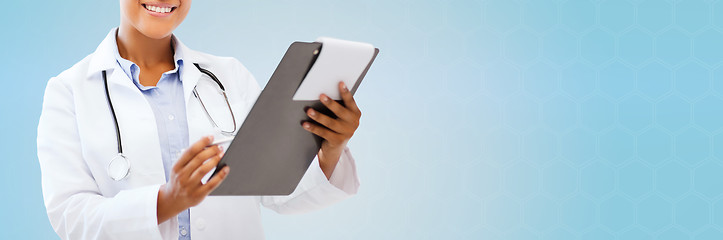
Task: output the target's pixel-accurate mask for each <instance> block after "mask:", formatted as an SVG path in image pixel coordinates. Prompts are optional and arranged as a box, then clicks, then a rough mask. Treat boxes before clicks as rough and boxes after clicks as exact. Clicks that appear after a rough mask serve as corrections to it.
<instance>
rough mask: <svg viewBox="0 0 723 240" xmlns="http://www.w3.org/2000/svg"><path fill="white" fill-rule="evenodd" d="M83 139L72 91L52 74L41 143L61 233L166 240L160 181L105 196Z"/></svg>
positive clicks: (47, 198)
mask: <svg viewBox="0 0 723 240" xmlns="http://www.w3.org/2000/svg"><path fill="white" fill-rule="evenodd" d="M80 140H81V139H80V136H79V134H78V128H77V121H76V117H75V110H74V104H73V94H72V91H71V89H70V88H69V87H68V86H66V85H64V84H63V83H62V82H61V81H60V80H59V79H57V78H53V79H51V80H50V81H49V82H48V85H47V87H46V91H45V98H44V102H43V109H42V113H41V117H40V121H39V125H38V138H37V147H38V159H39V162H40V169H41V175H42V188H43V197H44V202H45V207H46V210H47V214H48V218H49V220H50V223H51V225H52V226H53V229H54V230H55V232H56V233H57V234H58V236H60V238H62V239H162V238H163V235H162V234H161V227H160V226H159V225H158V223H157V217H156V203H157V198H158V189H159V185H153V186H146V187H142V188H136V189H131V190H124V191H120V192H119V193H118V194H116V195H115V196H113V197H107V196H103V195H102V194H101V193H100V190H99V188H98V186H97V184H96V182H95V179H94V176H93V174H92V173H91V171H90V169H89V167H88V165H87V164H86V163H85V160H84V159H83V154H82V149H81V142H80ZM170 225H171V224H165V225H164V226H165V227H168V226H170ZM171 232H172V231H171Z"/></svg>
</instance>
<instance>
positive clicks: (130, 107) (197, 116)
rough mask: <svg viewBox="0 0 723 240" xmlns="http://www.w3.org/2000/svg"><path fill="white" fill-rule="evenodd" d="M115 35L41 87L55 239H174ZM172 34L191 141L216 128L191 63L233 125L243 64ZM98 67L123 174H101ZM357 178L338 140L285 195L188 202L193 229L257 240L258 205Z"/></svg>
mask: <svg viewBox="0 0 723 240" xmlns="http://www.w3.org/2000/svg"><path fill="white" fill-rule="evenodd" d="M114 37H115V29H114V30H112V31H111V32H110V33H109V34H108V36H107V37H106V38H105V40H103V42H102V43H101V44H100V46H98V48H97V49H96V51H95V52H94V53H92V54H90V55H89V56H87V57H86V58H84V59H83V60H82V61H80V62H78V63H77V64H75V65H74V66H73V67H71V68H70V69H68V70H66V71H64V72H62V73H61V74H60V75H58V76H57V77H53V78H51V79H50V81H49V82H48V85H47V88H46V90H45V99H44V102H43V110H42V114H41V116H40V122H39V125H38V158H39V161H40V168H41V171H42V186H43V196H44V199H45V207H46V209H47V213H48V217H49V219H50V223H51V225H52V226H53V228H54V229H55V232H56V233H58V235H59V236H60V237H61V238H63V239H133V240H140V239H177V238H178V234H179V233H178V221H177V219H176V218H172V219H171V220H168V221H166V222H163V223H161V224H158V223H157V221H156V203H157V195H158V189H159V186H161V185H162V184H164V183H165V175H164V170H163V164H162V161H161V149H160V147H159V146H160V144H159V140H158V133H157V128H156V121H155V120H154V115H153V112H152V110H151V107H150V105H149V103H148V102H147V101H146V99H145V98H144V96H143V95H142V93H141V92H140V90H139V89H138V88H136V86H135V85H134V84H133V82H132V80H130V79H129V78H128V77H127V75H126V74H125V73H124V72H123V70H122V69H120V67H119V66H118V64H117V63H116V60H115V58H114V51H116V50H115V49H116V47H115V46H113V44H112V43H113V42H114V41H113V39H112V38H114ZM176 43H177V45H178V46H177V48H178V49H179V50H181V51H183V57H184V59H183V60H184V68H183V71H182V72H181V74H182V75H181V79H182V81H183V90H184V97H185V103H186V112H187V116H186V118H187V121H188V128H189V129H188V131H189V133H188V134H189V139H190V141H191V142H195V141H196V140H198V139H200V138H201V137H203V136H206V135H211V134H213V133H214V131H213V129H212V126H211V124H210V122H209V120H208V118H207V117H206V115H204V114H205V113H204V112H203V110H202V108H201V106H200V104H199V103H198V101H196V100H195V99H193V96H192V94H191V90H192V89H193V88H194V86H195V85H196V84H198V83H199V79H201V78H202V77H207V76H205V74H202V73H201V72H200V71H199V70H198V69H197V68H195V67H194V66H193V65H192V63H198V64H200V66H201V67H203V68H206V69H208V70H210V71H212V72H213V73H214V74H215V75H216V76H217V77H218V79H219V80H220V81H221V82H222V83H223V84H224V86H225V88H226V90H227V94H228V98H229V101H230V103H231V106H232V108H233V111H234V113H235V114H236V120H237V122H238V124H239V126H240V125H241V123H242V122H243V120H244V119H245V118H246V115H247V114H248V112H249V111H250V110H251V107H252V106H253V104H254V102H255V101H256V98H257V97H258V95H259V94H260V88H259V86H258V83H257V82H256V80H255V79H254V77H253V76H252V75H251V73H249V71H248V70H247V69H246V68H245V67H244V66H243V65H242V64H241V63H240V62H239V61H238V60H236V59H234V58H230V57H217V56H212V55H209V54H204V53H200V52H196V51H193V50H190V49H188V48H187V47H186V46H184V45H183V44H182V43H181V42H180V41H177V40H176ZM102 70H107V76H108V84H109V90H110V92H111V97H112V100H113V105H114V107H115V111H116V115H117V117H118V124H119V126H120V129H121V136H122V141H123V151H124V154H125V155H126V156H127V157H128V159H129V160H130V163H131V172H130V175H129V176H128V177H127V178H126V179H124V180H122V181H114V180H112V179H111V178H110V177H109V176H108V175H107V166H108V163H109V161H110V160H111V159H112V158H113V157H114V156H115V155H116V154H117V143H116V133H115V127H114V125H113V119H112V115H111V113H110V110H109V107H108V103H107V101H106V97H105V91H104V88H103V81H102V77H101V71H102ZM203 81H209V80H208V79H206V80H203ZM207 107H208V108H225V107H226V105H225V104H224V105H220V104H217V105H214V106H211V105H207ZM209 110H210V111H213V109H209ZM222 110H223V109H222ZM223 111H226V110H223ZM299 111H301V110H299ZM260 137H262V136H260ZM231 174H233V169H232V170H231ZM358 187H359V181H358V178H357V174H356V167H355V164H354V159H353V158H352V156H351V154H350V153H349V151H348V149H345V151H344V153H343V154H342V157H341V160H340V161H339V164H338V165H337V167H336V169H335V170H334V174H333V175H332V177H331V179H330V180H327V179H326V178H325V177H324V174H323V173H322V171H321V169H320V168H319V164H318V159H315V160H314V162H312V164H311V167H310V168H309V170H308V171H307V173H306V175H305V176H304V177H303V179H302V181H301V183H300V184H299V186H298V187H297V188H296V190H295V191H294V193H293V194H291V195H290V196H267V197H253V196H252V197H243V196H225V197H215V196H209V197H207V198H206V199H205V200H204V201H203V202H202V203H201V204H199V205H198V206H196V207H192V208H191V234H192V238H193V239H263V238H264V234H263V229H262V227H261V219H260V209H259V206H260V205H263V206H265V207H267V208H270V209H273V210H274V211H276V212H279V213H282V214H290V213H302V212H307V211H310V210H314V209H319V208H322V207H325V206H328V205H331V204H333V203H335V202H338V201H340V200H342V199H345V198H347V197H349V196H351V195H353V194H356V192H357V189H358Z"/></svg>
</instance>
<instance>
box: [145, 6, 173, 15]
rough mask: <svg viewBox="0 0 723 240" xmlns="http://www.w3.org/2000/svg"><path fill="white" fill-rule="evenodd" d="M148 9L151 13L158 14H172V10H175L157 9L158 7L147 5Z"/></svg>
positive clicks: (167, 8) (169, 8) (168, 8)
mask: <svg viewBox="0 0 723 240" xmlns="http://www.w3.org/2000/svg"><path fill="white" fill-rule="evenodd" d="M146 9H148V10H149V11H154V12H157V13H169V12H171V10H173V8H171V7H156V6H148V5H146Z"/></svg>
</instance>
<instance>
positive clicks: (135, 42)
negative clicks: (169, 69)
mask: <svg viewBox="0 0 723 240" xmlns="http://www.w3.org/2000/svg"><path fill="white" fill-rule="evenodd" d="M172 41H173V40H172V39H171V35H169V36H167V37H164V38H161V39H154V38H149V37H147V36H145V35H143V33H141V32H139V31H138V30H137V29H136V28H134V27H133V26H128V24H121V25H120V27H119V28H118V33H117V35H116V42H117V44H118V53H120V56H121V57H122V58H125V59H128V60H130V61H131V62H133V63H135V64H137V65H138V66H139V67H141V68H144V67H147V68H155V67H157V66H159V65H161V66H168V64H170V65H171V66H173V65H174V64H173V46H172V45H173V43H172Z"/></svg>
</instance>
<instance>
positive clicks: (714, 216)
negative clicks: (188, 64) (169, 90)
mask: <svg viewBox="0 0 723 240" xmlns="http://www.w3.org/2000/svg"><path fill="white" fill-rule="evenodd" d="M3 5H4V6H3V7H2V8H0V29H2V34H1V36H0V56H2V57H1V58H0V79H2V83H3V84H4V87H3V93H2V94H0V95H1V96H2V99H1V101H0V114H1V115H2V117H1V118H0V133H1V134H2V135H1V137H0V153H2V156H3V157H2V162H3V165H4V166H3V167H2V168H0V186H1V189H2V194H0V233H2V236H3V238H7V239H53V238H56V237H55V235H54V233H53V230H52V228H51V227H50V224H49V222H48V220H47V217H46V215H45V208H44V206H43V201H42V194H41V186H40V168H39V165H38V161H37V157H36V149H35V138H36V126H37V121H38V117H39V114H40V109H41V103H42V96H43V90H44V88H45V84H46V82H47V80H48V79H49V78H50V77H52V76H55V75H57V74H59V73H60V72H61V71H63V70H64V69H67V68H69V67H70V66H72V64H74V63H75V62H77V61H79V60H80V59H82V58H83V57H84V56H86V55H87V54H90V53H91V52H93V51H94V49H95V48H96V46H97V45H98V44H99V43H100V41H101V40H102V39H103V37H104V36H105V35H106V33H107V32H108V31H109V30H110V29H111V28H113V27H115V26H117V24H118V21H119V14H118V3H117V2H115V1H89V0H86V1H44V2H43V3H42V4H38V3H37V2H34V1H7V2H4V3H3ZM176 34H177V35H178V36H179V37H180V39H182V41H184V43H185V44H186V45H188V46H190V47H191V48H194V49H197V50H201V51H205V52H209V53H212V54H216V55H222V56H233V57H236V58H238V59H239V60H241V61H242V62H243V63H244V64H245V65H246V66H247V67H248V68H249V69H250V70H251V71H252V72H253V73H254V74H255V76H256V77H257V79H258V80H259V81H260V83H261V84H262V85H263V84H265V83H266V81H267V79H268V78H269V76H270V75H271V73H272V71H273V70H274V69H275V67H276V64H277V63H278V61H279V60H280V59H281V56H282V55H283V53H284V51H285V49H286V48H287V47H288V45H289V44H290V43H291V42H293V41H297V40H300V41H313V40H314V39H316V37H318V36H331V37H337V38H343V39H350V40H357V41H365V42H370V43H373V44H375V45H376V46H377V47H378V48H380V49H381V55H379V58H378V59H377V61H376V63H375V64H374V66H373V67H372V69H371V71H370V72H369V74H368V75H367V77H366V80H365V82H364V84H362V86H361V87H360V89H359V92H358V93H357V96H356V99H357V101H358V102H359V105H360V107H361V108H362V110H363V112H364V116H363V118H362V125H361V127H360V128H359V130H358V131H357V134H356V135H355V136H354V138H353V139H352V141H351V142H350V143H349V145H350V147H351V148H352V151H353V152H354V154H355V157H356V159H357V164H358V168H359V169H358V170H359V174H360V177H361V181H362V187H361V189H360V191H359V194H358V196H356V197H354V198H351V199H349V200H347V201H345V202H342V203H340V204H337V205H335V206H332V207H330V208H327V209H324V210H321V211H317V212H314V213H310V214H305V215H293V216H281V215H277V214H275V213H273V212H271V211H267V210H263V211H264V212H263V216H264V220H263V221H264V225H265V232H266V234H267V237H268V238H269V239H293V238H300V239H312V238H313V239H723V68H722V67H721V64H722V63H723V46H721V45H722V44H723V1H711V0H687V1H666V0H630V1H626V0H594V1H588V0H568V1H552V0H550V1H539V0H528V1H524V0H484V1H474V0H422V1H415V0H365V1H356V0H354V1H330V0H327V1H323V0H310V1H292V0H283V1H281V0H280V1H262V0H249V1H218V0H215V1H211V0H206V1H196V2H195V3H194V4H193V7H192V9H191V12H190V14H189V15H188V18H187V19H186V21H185V22H184V23H183V24H182V25H181V26H180V27H179V28H178V29H177V31H176Z"/></svg>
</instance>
